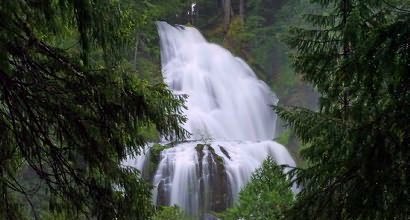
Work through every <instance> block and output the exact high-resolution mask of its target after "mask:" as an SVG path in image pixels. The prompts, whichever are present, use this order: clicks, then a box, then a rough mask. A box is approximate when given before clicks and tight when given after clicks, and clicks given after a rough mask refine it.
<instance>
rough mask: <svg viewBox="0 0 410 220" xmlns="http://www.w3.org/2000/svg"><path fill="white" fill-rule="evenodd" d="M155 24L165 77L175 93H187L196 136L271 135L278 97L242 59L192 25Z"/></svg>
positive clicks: (256, 137) (191, 129)
mask: <svg viewBox="0 0 410 220" xmlns="http://www.w3.org/2000/svg"><path fill="white" fill-rule="evenodd" d="M157 26H158V31H159V35H160V43H161V63H162V72H163V77H164V80H165V83H166V84H167V85H168V86H169V88H170V89H171V90H172V91H174V93H176V94H186V95H188V99H187V103H186V105H187V110H186V111H185V112H184V113H185V114H186V115H187V118H188V122H187V123H186V124H185V129H187V130H188V131H189V132H190V133H192V137H191V138H192V139H194V140H199V139H201V138H203V137H204V136H210V137H212V138H213V139H215V140H252V141H257V140H272V139H273V137H274V134H275V125H276V115H275V114H274V112H273V111H272V105H275V104H276V103H277V102H278V99H277V97H276V95H275V94H273V93H272V92H271V90H270V89H269V87H268V86H267V85H266V84H265V83H264V82H263V81H261V80H258V79H257V77H256V75H255V73H254V72H253V71H252V69H251V68H250V67H249V66H248V65H247V64H246V63H245V62H244V61H243V60H242V59H240V58H238V57H234V56H233V55H232V54H231V53H230V52H229V51H228V50H226V49H224V48H222V47H220V46H218V45H216V44H212V43H208V42H207V41H206V40H205V38H204V37H203V36H202V35H201V33H200V32H199V31H198V30H197V29H195V28H193V27H186V26H177V27H173V26H171V25H169V24H167V23H166V22H157Z"/></svg>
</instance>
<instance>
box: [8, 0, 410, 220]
mask: <svg viewBox="0 0 410 220" xmlns="http://www.w3.org/2000/svg"><path fill="white" fill-rule="evenodd" d="M409 8H410V2H409V1H408V0H403V1H399V0H369V1H358V0H312V1H307V0H276V1H272V0H198V1H194V0H166V1H165V0H144V1H133V0H38V1H31V0H18V1H1V3H0V17H1V20H0V27H1V30H0V31H1V32H0V198H1V199H0V200H1V201H2V202H0V218H1V219H183V218H187V219H188V218H189V217H188V216H185V215H184V213H183V212H182V211H181V210H179V209H178V208H177V207H154V205H153V204H152V202H151V198H150V187H151V186H150V185H149V184H148V183H147V182H146V181H144V180H143V179H142V178H141V175H140V174H139V172H138V171H136V170H135V169H132V168H129V167H124V166H122V165H121V162H122V161H123V160H124V159H125V158H126V157H127V156H135V155H137V154H139V153H140V152H141V150H142V148H143V146H144V145H145V144H146V143H148V142H155V141H158V139H159V136H163V137H169V138H170V139H172V140H175V139H177V140H181V139H183V138H184V137H186V135H187V134H186V132H185V131H184V130H183V129H182V128H181V127H180V123H183V122H184V121H185V120H186V118H185V117H184V116H183V115H181V114H180V113H181V109H180V108H181V106H182V105H183V102H184V100H183V98H181V97H175V96H174V95H172V93H171V92H170V91H169V90H168V89H167V88H166V86H165V85H164V84H163V83H162V78H161V71H160V69H161V67H160V56H159V43H158V36H157V31H156V27H155V23H154V22H155V21H157V20H164V21H167V22H169V23H171V24H184V25H193V26H195V27H197V28H198V29H199V30H200V31H201V32H203V33H204V35H205V36H206V38H207V39H209V40H210V41H212V42H215V43H218V44H220V45H222V46H224V47H226V48H228V49H229V50H230V51H231V52H232V53H233V54H235V55H237V56H239V57H241V58H243V59H244V60H245V61H246V62H248V63H249V64H250V65H251V66H252V68H253V69H254V70H255V72H256V73H257V75H258V77H259V78H261V79H262V80H264V81H265V82H266V83H267V84H268V85H269V86H270V87H271V88H272V90H273V91H275V92H276V94H277V95H278V97H279V99H280V102H279V106H282V107H276V108H275V111H276V112H277V113H278V114H279V116H280V117H281V118H282V120H283V122H281V123H280V125H279V126H280V127H282V128H283V129H282V131H281V133H280V134H279V135H278V138H277V141H279V142H281V143H282V144H284V145H286V146H287V147H288V148H289V150H290V151H291V153H292V154H293V155H294V156H295V157H296V158H297V162H298V167H297V168H294V169H292V171H291V172H290V175H291V178H290V179H291V180H293V181H294V182H295V183H298V184H300V186H301V192H300V193H299V194H298V195H297V196H296V197H293V196H292V193H291V191H290V190H289V187H290V185H291V183H290V181H289V178H286V176H285V175H283V173H282V169H283V168H282V167H278V166H276V165H275V164H274V162H273V161H272V160H271V159H268V160H267V161H266V162H265V163H264V165H263V166H262V168H260V169H258V170H257V171H256V172H255V174H254V175H253V177H252V181H251V183H250V184H249V185H248V186H247V187H245V189H244V190H243V191H242V192H241V195H240V201H239V202H238V203H237V204H236V205H235V206H234V207H233V208H232V209H229V210H228V211H227V212H225V213H215V215H216V216H219V217H221V218H223V219H239V218H244V219H282V218H286V219H408V217H409V215H408V213H409V212H410V211H409V204H410V201H409V198H410V196H409V192H408V189H409V188H408V186H409V175H408V170H409V163H408V161H409V158H410V153H409V150H408V143H409V142H410V140H409V138H410V137H409V130H410V128H409V123H408V121H409V120H408V119H409V117H408V112H409V110H410V103H409V102H410V92H409V89H408V85H410V74H409V51H410V49H409V48H410V47H409V42H410V21H409V19H410V15H409V13H410V12H409V10H410V9H409ZM286 106H298V107H286Z"/></svg>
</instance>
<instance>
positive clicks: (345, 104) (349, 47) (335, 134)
mask: <svg viewBox="0 0 410 220" xmlns="http://www.w3.org/2000/svg"><path fill="white" fill-rule="evenodd" d="M314 2H316V3H319V4H321V5H322V6H323V7H324V9H323V13H322V14H310V15H306V16H305V18H306V19H307V20H308V21H310V23H311V26H310V27H309V28H294V29H293V30H292V32H291V34H292V38H291V40H290V41H289V44H290V45H291V46H292V47H293V48H294V49H295V51H296V54H295V58H294V66H295V68H296V70H297V71H298V72H299V73H300V74H302V76H303V77H304V79H305V80H307V81H308V82H311V83H312V84H313V85H315V86H316V88H317V90H318V91H319V92H320V94H321V100H320V111H319V112H312V111H309V110H306V109H302V108H295V107H291V108H290V107H281V108H276V110H277V112H278V114H279V115H280V116H281V117H282V118H284V119H285V120H286V121H288V123H289V125H290V126H291V127H292V128H293V130H294V131H295V132H296V133H297V135H298V136H299V137H300V138H301V140H302V141H303V142H304V143H305V144H307V145H308V147H306V148H305V149H304V150H303V151H302V156H303V157H304V158H305V159H306V160H307V161H308V163H309V166H308V167H307V168H306V169H293V171H292V174H293V175H294V177H295V178H296V181H297V182H298V183H299V184H301V189H302V190H301V192H300V193H299V194H298V195H297V202H296V204H295V205H294V206H293V208H292V209H291V210H290V211H289V213H288V217H289V218H290V219H369V220H370V219H371V220H373V219H408V217H409V213H410V208H409V206H410V195H409V183H410V182H409V162H408V161H409V159H410V153H409V145H408V143H410V135H409V131H410V127H409V120H408V119H409V115H408V114H409V112H410V91H409V85H410V74H409V52H410V44H409V39H410V14H409V13H410V12H409V1H393V0H391V1H389V0H384V1H377V0H370V1H360V0H317V1H314Z"/></svg>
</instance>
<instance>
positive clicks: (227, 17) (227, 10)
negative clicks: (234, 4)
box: [223, 0, 231, 31]
mask: <svg viewBox="0 0 410 220" xmlns="http://www.w3.org/2000/svg"><path fill="white" fill-rule="evenodd" d="M223 9H224V30H225V31H227V30H228V27H229V23H230V22H231V0H224V5H223Z"/></svg>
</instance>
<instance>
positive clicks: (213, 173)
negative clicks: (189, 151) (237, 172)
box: [195, 144, 232, 213]
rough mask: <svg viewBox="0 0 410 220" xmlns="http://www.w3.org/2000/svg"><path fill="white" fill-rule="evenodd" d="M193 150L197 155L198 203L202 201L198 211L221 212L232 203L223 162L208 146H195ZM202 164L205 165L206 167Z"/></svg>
mask: <svg viewBox="0 0 410 220" xmlns="http://www.w3.org/2000/svg"><path fill="white" fill-rule="evenodd" d="M218 147H220V146H218ZM195 149H196V151H197V154H198V172H197V174H198V179H199V184H200V196H199V201H204V203H203V204H202V205H203V207H200V210H202V212H203V213H205V212H207V211H214V212H221V211H223V210H225V209H226V208H227V207H228V206H229V205H230V204H231V203H232V192H231V190H230V189H231V187H230V183H229V179H228V175H227V173H226V170H225V166H224V161H223V159H222V157H220V156H219V155H217V154H216V153H215V150H214V148H213V147H212V146H211V145H210V144H197V146H196V147H195ZM204 151H208V153H207V154H206V153H205V152H204ZM204 157H205V158H204ZM203 163H207V166H204V164H203Z"/></svg>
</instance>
